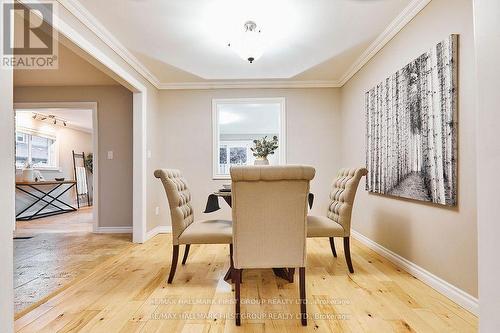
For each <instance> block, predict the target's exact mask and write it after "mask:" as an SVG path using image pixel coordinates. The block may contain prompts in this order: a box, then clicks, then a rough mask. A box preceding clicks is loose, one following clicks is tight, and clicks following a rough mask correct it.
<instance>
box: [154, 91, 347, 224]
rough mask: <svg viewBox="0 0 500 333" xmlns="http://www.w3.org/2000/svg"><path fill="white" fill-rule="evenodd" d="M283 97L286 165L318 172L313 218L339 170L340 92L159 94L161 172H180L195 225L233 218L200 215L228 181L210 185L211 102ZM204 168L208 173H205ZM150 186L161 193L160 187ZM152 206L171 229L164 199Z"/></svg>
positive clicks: (228, 213) (223, 211) (218, 214)
mask: <svg viewBox="0 0 500 333" xmlns="http://www.w3.org/2000/svg"><path fill="white" fill-rule="evenodd" d="M252 97H257V98H259V97H285V99H286V120H287V133H286V134H287V163H289V164H309V165H312V166H314V167H315V168H316V176H315V178H314V180H313V181H312V183H311V191H312V192H313V193H314V194H315V202H314V207H313V213H317V214H322V213H324V212H325V211H326V209H327V202H328V195H329V191H330V185H331V183H332V180H333V178H334V176H335V175H336V173H337V171H338V169H339V168H340V167H341V164H340V129H341V128H340V112H339V89H336V88H318V89H214V90H162V91H160V92H159V106H158V109H159V110H160V111H159V112H158V118H157V131H158V133H157V138H156V142H157V144H158V145H159V147H158V148H159V151H161V156H162V159H161V160H160V161H158V163H159V164H158V165H159V166H161V167H162V168H175V169H180V170H181V171H182V173H183V174H184V176H185V177H186V179H187V181H188V182H189V186H190V189H191V192H192V200H193V208H194V211H195V218H196V219H214V218H225V219H230V218H231V210H230V209H229V207H228V206H227V205H226V204H225V203H224V202H222V201H221V203H220V206H221V208H222V209H221V210H220V211H218V212H215V213H210V214H204V213H202V212H203V210H204V209H205V205H206V202H207V197H208V195H209V194H210V193H212V192H213V191H215V190H217V189H219V188H220V186H221V184H227V183H228V182H229V180H225V181H224V180H213V179H212V99H213V98H252ZM207 166H208V167H207ZM154 186H155V187H156V188H157V189H159V190H161V191H163V188H162V185H161V182H160V181H158V180H156V181H155V184H154ZM156 200H157V201H155V202H154V204H153V206H158V207H160V216H159V220H160V221H161V223H162V224H163V225H170V216H169V208H168V202H167V200H166V197H165V194H164V193H162V194H161V196H160V197H158V199H156Z"/></svg>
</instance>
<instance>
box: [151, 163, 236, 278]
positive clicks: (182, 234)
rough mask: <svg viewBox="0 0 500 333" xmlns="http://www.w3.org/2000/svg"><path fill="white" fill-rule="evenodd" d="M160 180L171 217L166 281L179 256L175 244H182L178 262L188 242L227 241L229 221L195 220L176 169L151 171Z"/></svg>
mask: <svg viewBox="0 0 500 333" xmlns="http://www.w3.org/2000/svg"><path fill="white" fill-rule="evenodd" d="M154 175H155V177H156V178H159V179H160V180H161V182H162V183H163V187H164V188H165V192H166V193H167V199H168V204H169V206H170V217H171V219H172V244H173V251H172V265H171V266H170V275H169V277H168V283H172V280H173V278H174V275H175V269H176V267H177V260H178V257H179V245H180V244H185V245H186V247H185V249H184V257H183V259H182V264H183V265H184V264H185V263H186V260H187V257H188V253H189V247H190V245H191V244H231V243H232V240H233V231H232V222H231V221H226V220H206V221H195V220H194V212H193V207H192V206H191V193H190V192H189V189H188V186H187V183H186V180H185V179H184V177H182V174H181V172H180V171H179V170H173V169H159V170H156V171H155V172H154Z"/></svg>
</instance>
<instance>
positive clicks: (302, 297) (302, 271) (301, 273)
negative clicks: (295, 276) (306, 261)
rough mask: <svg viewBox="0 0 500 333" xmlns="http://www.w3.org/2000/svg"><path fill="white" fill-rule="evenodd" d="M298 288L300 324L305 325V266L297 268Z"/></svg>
mask: <svg viewBox="0 0 500 333" xmlns="http://www.w3.org/2000/svg"><path fill="white" fill-rule="evenodd" d="M299 289H300V318H301V321H302V326H307V310H306V268H305V267H300V268H299Z"/></svg>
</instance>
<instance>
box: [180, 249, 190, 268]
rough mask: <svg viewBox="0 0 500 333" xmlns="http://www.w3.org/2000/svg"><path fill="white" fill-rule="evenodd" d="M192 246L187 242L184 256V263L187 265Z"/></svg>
mask: <svg viewBox="0 0 500 333" xmlns="http://www.w3.org/2000/svg"><path fill="white" fill-rule="evenodd" d="M190 246H191V244H186V247H185V248H184V257H183V258H182V264H183V265H185V264H186V260H187V258H188V254H189V247H190Z"/></svg>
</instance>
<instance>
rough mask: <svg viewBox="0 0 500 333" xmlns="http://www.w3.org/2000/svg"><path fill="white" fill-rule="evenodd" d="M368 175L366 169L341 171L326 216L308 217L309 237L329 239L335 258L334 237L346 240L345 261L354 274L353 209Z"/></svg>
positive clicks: (335, 182)
mask: <svg viewBox="0 0 500 333" xmlns="http://www.w3.org/2000/svg"><path fill="white" fill-rule="evenodd" d="M367 174H368V170H367V169H366V168H357V169H355V168H354V169H341V170H340V171H339V172H338V174H337V178H336V179H335V180H334V181H333V185H332V190H331V192H330V204H329V205H328V211H327V212H326V216H311V215H310V216H308V217H307V237H328V238H329V239H330V247H331V249H332V254H333V256H334V257H337V251H336V250H335V241H334V237H342V238H343V239H344V255H345V260H346V262H347V267H348V268H349V272H351V273H354V267H353V266H352V260H351V249H350V244H349V239H350V236H351V215H352V207H353V204H354V197H355V196H356V190H357V188H358V184H359V181H360V180H361V178H362V177H363V176H365V175H367Z"/></svg>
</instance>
